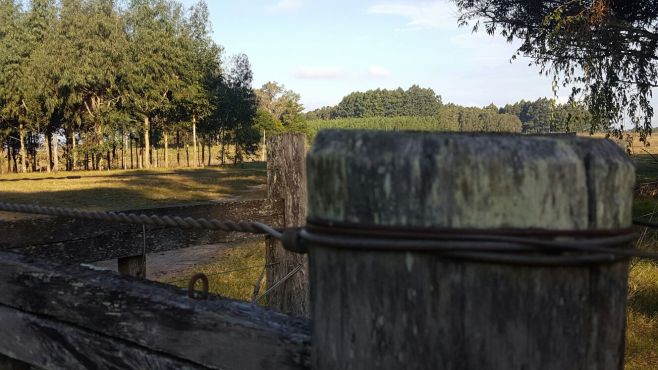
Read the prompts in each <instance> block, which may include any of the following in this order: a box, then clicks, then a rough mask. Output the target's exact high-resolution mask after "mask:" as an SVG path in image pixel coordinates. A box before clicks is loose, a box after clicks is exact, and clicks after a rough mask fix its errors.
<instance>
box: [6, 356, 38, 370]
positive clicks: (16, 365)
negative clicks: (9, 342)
mask: <svg viewBox="0 0 658 370" xmlns="http://www.w3.org/2000/svg"><path fill="white" fill-rule="evenodd" d="M0 369H1V370H30V369H31V366H30V364H28V363H26V362H23V361H19V360H15V359H13V358H11V357H8V356H5V355H3V354H1V353H0Z"/></svg>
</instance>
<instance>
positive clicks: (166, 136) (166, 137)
mask: <svg viewBox="0 0 658 370" xmlns="http://www.w3.org/2000/svg"><path fill="white" fill-rule="evenodd" d="M163 136H164V166H165V168H169V134H168V133H167V132H165V133H164V135H163Z"/></svg>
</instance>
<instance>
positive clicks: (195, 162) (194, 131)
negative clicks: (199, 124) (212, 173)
mask: <svg viewBox="0 0 658 370" xmlns="http://www.w3.org/2000/svg"><path fill="white" fill-rule="evenodd" d="M192 145H193V146H194V149H193V151H192V154H193V156H192V159H193V162H194V167H197V166H198V165H199V153H198V152H197V147H196V116H192ZM188 166H189V164H188Z"/></svg>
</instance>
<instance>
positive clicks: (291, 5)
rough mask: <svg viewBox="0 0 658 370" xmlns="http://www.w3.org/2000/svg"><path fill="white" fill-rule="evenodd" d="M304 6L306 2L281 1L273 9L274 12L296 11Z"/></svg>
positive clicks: (295, 0) (300, 0)
mask: <svg viewBox="0 0 658 370" xmlns="http://www.w3.org/2000/svg"><path fill="white" fill-rule="evenodd" d="M303 5H304V2H303V1H302V0H279V2H277V3H276V5H274V6H273V7H272V9H273V10H294V9H299V8H301V7H302V6H303Z"/></svg>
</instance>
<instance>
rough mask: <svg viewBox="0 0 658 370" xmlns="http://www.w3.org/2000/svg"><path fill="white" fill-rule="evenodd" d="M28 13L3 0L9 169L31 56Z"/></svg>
mask: <svg viewBox="0 0 658 370" xmlns="http://www.w3.org/2000/svg"><path fill="white" fill-rule="evenodd" d="M24 22H25V13H24V12H23V11H22V10H21V4H20V3H19V2H17V1H14V0H0V148H2V146H3V145H4V146H6V147H7V161H8V162H9V164H8V171H10V170H11V165H10V163H11V151H12V148H13V147H14V144H15V140H16V137H15V136H13V134H14V133H15V131H16V130H17V129H18V128H19V120H20V118H21V111H24V109H23V108H22V100H23V99H22V89H21V83H20V78H21V75H22V73H21V69H22V65H23V63H24V62H25V60H26V59H27V57H29V48H27V45H26V40H25V36H26V35H25V32H24V26H25V24H24ZM20 133H21V140H20V141H21V142H20V152H21V156H22V157H23V158H22V161H21V170H22V171H23V172H25V170H26V168H25V146H24V145H25V144H24V139H23V136H24V133H23V128H22V123H21V128H20Z"/></svg>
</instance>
